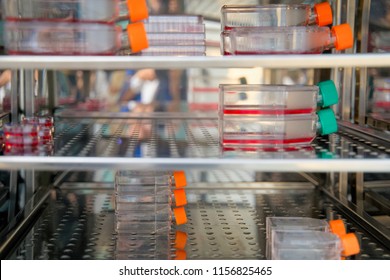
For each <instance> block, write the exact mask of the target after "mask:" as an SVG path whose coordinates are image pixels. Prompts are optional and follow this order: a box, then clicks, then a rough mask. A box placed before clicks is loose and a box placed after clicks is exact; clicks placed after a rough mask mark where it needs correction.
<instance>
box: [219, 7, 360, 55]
mask: <svg viewBox="0 0 390 280" xmlns="http://www.w3.org/2000/svg"><path fill="white" fill-rule="evenodd" d="M221 14H222V15H221V16H222V18H221V24H222V26H221V27H222V30H221V40H222V45H221V52H222V54H223V55H257V54H319V53H322V52H323V51H325V50H329V49H332V48H335V49H336V50H344V49H347V48H350V47H352V45H353V36H352V30H351V28H350V26H349V25H348V24H341V25H337V26H333V27H332V28H329V27H328V26H327V25H330V24H332V9H331V6H330V4H329V3H328V2H323V3H319V4H316V5H314V6H313V7H312V6H310V5H308V4H281V5H225V6H223V7H222V9H221Z"/></svg>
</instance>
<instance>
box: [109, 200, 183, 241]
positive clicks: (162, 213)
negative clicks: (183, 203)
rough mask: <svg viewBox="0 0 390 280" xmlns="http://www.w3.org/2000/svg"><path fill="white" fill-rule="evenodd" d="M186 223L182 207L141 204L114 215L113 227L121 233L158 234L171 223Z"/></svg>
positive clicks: (168, 227) (169, 226)
mask: <svg viewBox="0 0 390 280" xmlns="http://www.w3.org/2000/svg"><path fill="white" fill-rule="evenodd" d="M185 223H187V215H186V212H185V209H184V207H175V208H172V207H171V206H169V205H168V204H165V205H164V204H160V205H147V204H146V205H143V206H139V207H138V209H137V210H128V211H120V213H116V215H115V228H116V231H117V232H121V233H124V232H125V233H129V234H131V233H137V234H138V233H149V234H152V233H153V234H159V233H160V232H165V231H166V230H167V229H170V228H171V226H172V225H173V224H175V225H182V224H185Z"/></svg>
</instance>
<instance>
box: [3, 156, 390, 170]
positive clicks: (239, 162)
mask: <svg viewBox="0 0 390 280" xmlns="http://www.w3.org/2000/svg"><path fill="white" fill-rule="evenodd" d="M211 168H212V169H220V170H221V169H235V170H236V169H245V170H253V171H263V172H297V171H302V172H385V173H387V172H389V170H390V159H218V158H114V157H34V156H3V157H1V158H0V169H3V170H20V169H34V170H42V171H43V170H96V169H112V170H123V169H133V170H141V169H164V170H174V169H198V170H207V169H211Z"/></svg>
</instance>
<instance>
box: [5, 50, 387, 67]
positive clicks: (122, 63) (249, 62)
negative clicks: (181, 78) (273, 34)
mask: <svg viewBox="0 0 390 280" xmlns="http://www.w3.org/2000/svg"><path fill="white" fill-rule="evenodd" d="M254 67H263V68H279V69H280V68H283V69H284V68H301V69H302V68H334V67H390V53H380V54H378V53H370V54H322V55H258V56H252V55H251V56H196V57H173V56H149V57H146V56H145V57H141V56H0V69H52V70H69V69H77V70H98V69H101V70H115V69H140V68H154V69H167V68H169V69H173V68H176V69H187V68H254Z"/></svg>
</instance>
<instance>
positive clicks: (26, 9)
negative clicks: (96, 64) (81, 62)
mask: <svg viewBox="0 0 390 280" xmlns="http://www.w3.org/2000/svg"><path fill="white" fill-rule="evenodd" d="M2 2H3V13H4V18H5V32H4V40H5V48H6V51H7V53H8V54H30V55H115V54H117V52H118V51H119V50H121V49H127V50H129V51H130V52H131V53H137V52H140V51H141V50H142V49H145V48H147V47H148V43H147V37H146V32H145V27H144V24H143V22H142V20H144V19H146V18H147V17H148V8H147V4H146V0H75V1H67V0H54V1H53V0H50V1H48V0H25V1H13V0H3V1H2ZM124 18H126V19H127V22H128V24H127V25H126V26H125V28H124V30H122V29H121V28H120V27H119V26H118V24H117V22H118V21H119V20H123V19H124Z"/></svg>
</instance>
